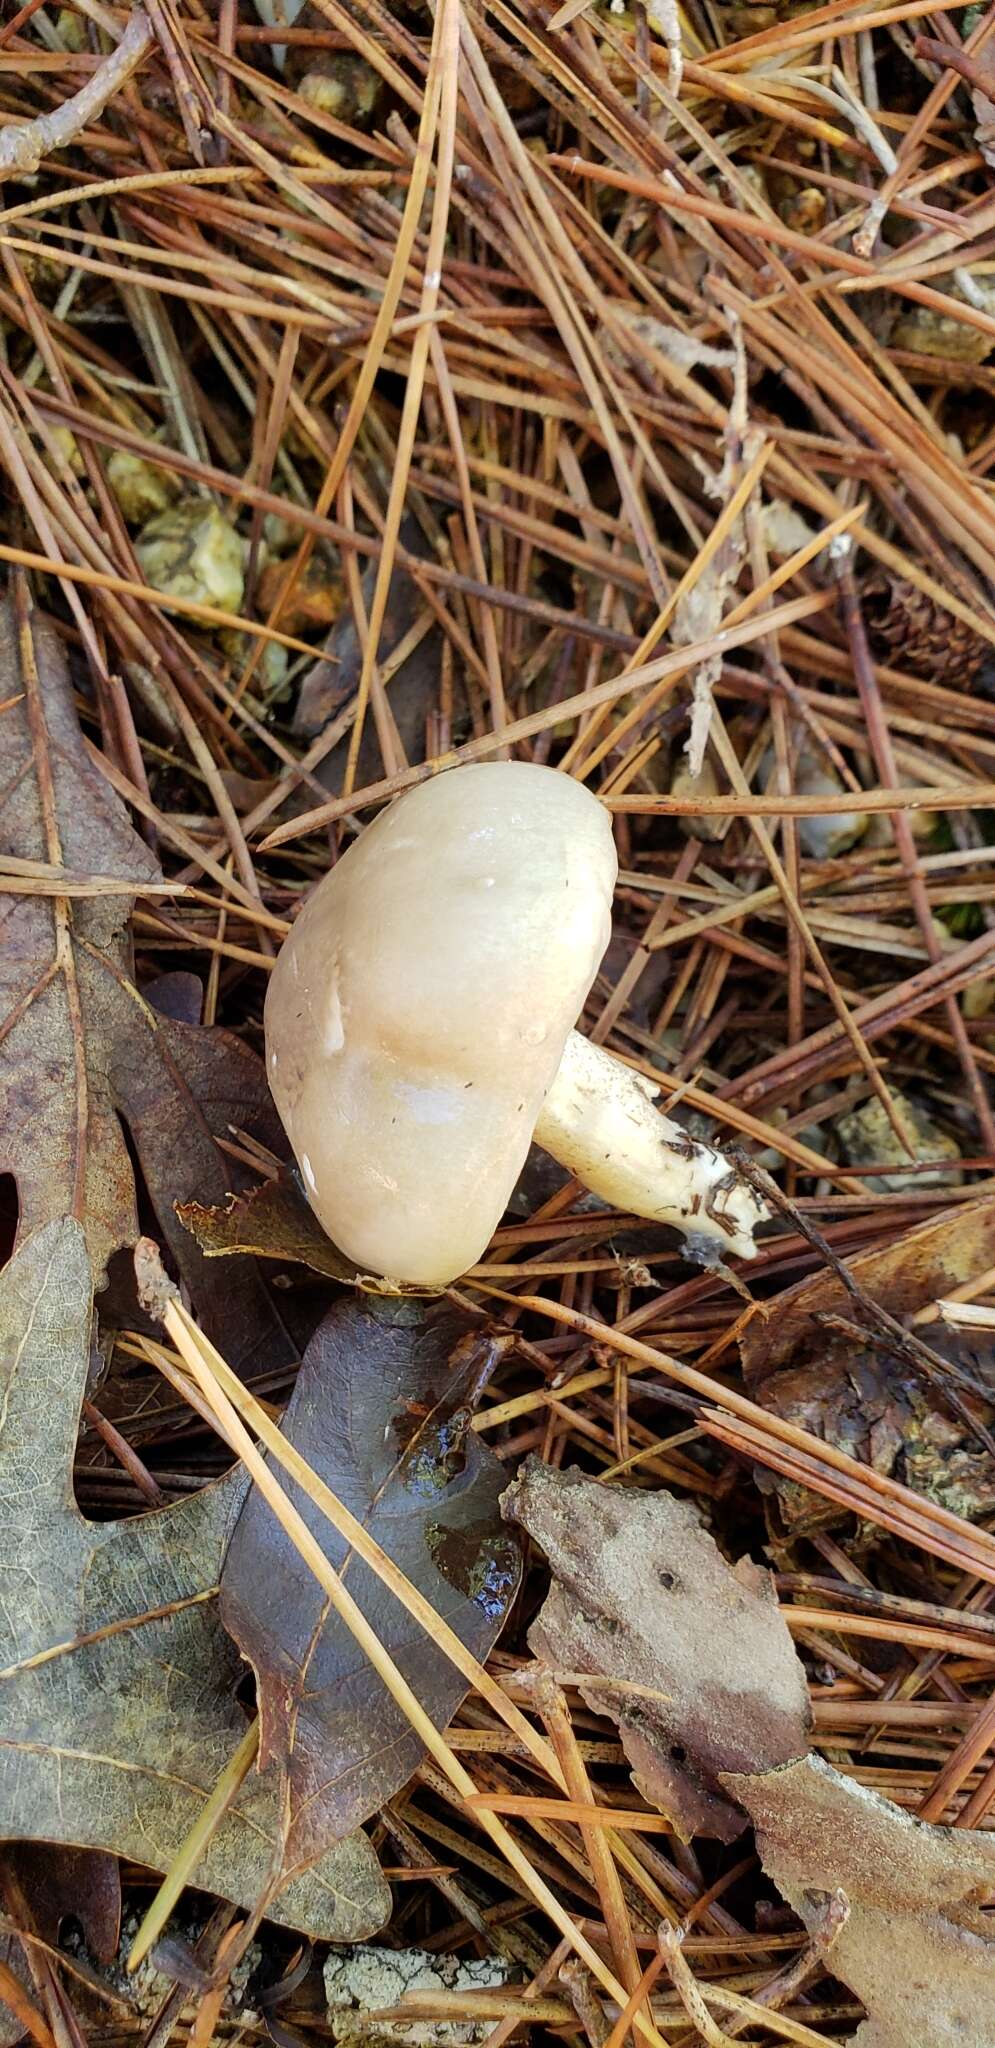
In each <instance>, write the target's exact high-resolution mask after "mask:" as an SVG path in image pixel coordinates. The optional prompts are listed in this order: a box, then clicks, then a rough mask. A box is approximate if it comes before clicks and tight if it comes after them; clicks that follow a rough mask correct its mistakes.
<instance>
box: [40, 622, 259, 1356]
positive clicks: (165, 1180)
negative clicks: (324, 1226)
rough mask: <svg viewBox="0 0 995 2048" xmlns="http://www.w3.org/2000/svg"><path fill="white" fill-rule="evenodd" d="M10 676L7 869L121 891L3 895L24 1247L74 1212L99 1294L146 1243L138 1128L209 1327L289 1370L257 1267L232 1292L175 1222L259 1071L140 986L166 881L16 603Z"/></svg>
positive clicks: (160, 1203)
mask: <svg viewBox="0 0 995 2048" xmlns="http://www.w3.org/2000/svg"><path fill="white" fill-rule="evenodd" d="M0 675H2V677H3V679H4V680H3V692H4V693H5V694H9V695H11V697H12V700H13V701H12V702H11V703H10V704H9V705H8V706H7V708H6V710H5V712H4V716H3V718H2V719H0V856H3V855H7V856H13V857H14V860H15V861H20V862H23V861H25V860H28V861H31V862H39V861H40V862H46V863H50V864H52V865H53V866H55V867H56V868H57V869H58V870H61V871H63V872H64V873H66V874H68V875H69V876H71V877H74V878H80V877H82V878H86V877H88V876H91V875H98V876H101V877H104V878H107V879H108V880H110V881H112V882H119V883H120V885H121V886H120V892H119V893H114V894H106V895H105V894H102V895H98V896H68V897H59V896H57V895H55V894H54V893H53V894H52V895H28V894H20V893H17V892H16V890H15V889H14V888H13V886H12V887H11V888H10V889H9V890H8V891H6V892H5V890H4V887H3V882H4V877H3V874H2V872H0V1170H3V1171H6V1172H9V1173H11V1174H13V1176H14V1178H15V1180H16V1182H17V1193H18V1201H19V1208H20V1231H21V1236H22V1237H23V1236H26V1235H27V1233H28V1232H30V1231H32V1230H36V1229H38V1228H39V1227H40V1226H41V1225H43V1224H45V1223H49V1222H51V1221H53V1220H54V1219H55V1218H56V1217H59V1216H62V1215H63V1214H64V1213H65V1212H66V1211H69V1212H70V1213H71V1214H72V1215H74V1216H76V1217H77V1218H78V1219H79V1221H80V1222H81V1223H82V1225H83V1227H84V1229H85V1232H86V1239H87V1244H88V1246H89V1250H90V1256H91V1259H92V1262H93V1270H94V1274H95V1276H96V1279H97V1284H98V1286H99V1285H100V1280H101V1276H102V1274H103V1272H104V1269H105V1267H106V1263H107V1260H108V1258H109V1257H110V1256H111V1254H112V1253H113V1252H115V1251H117V1250H118V1249H119V1248H120V1247H122V1246H124V1245H130V1244H133V1243H134V1241H135V1238H136V1237H137V1235H138V1218H137V1210H136V1199H135V1186H134V1176H133V1173H132V1167H131V1161H130V1158H129V1156H128V1148H127V1145H126V1142H125V1136H124V1130H123V1128H122V1126H123V1124H127V1126H128V1128H129V1130H130V1133H131V1137H132V1140H133V1142H134V1146H135V1150H136V1152H137V1154H138V1157H139V1160H140V1162H141V1166H142V1171H143V1174H144V1177H145V1180H146V1183H147V1186H148V1189H149V1193H150V1195H151V1197H152V1200H153V1202H154V1203H155V1206H156V1212H157V1214H158V1217H159V1220H160V1224H161V1228H162V1232H163V1236H164V1237H165V1238H166V1239H167V1241H168V1243H169V1246H170V1250H171V1251H172V1253H173V1255H174V1257H175V1258H176V1259H177V1261H178V1263H179V1266H180V1270H181V1272H182V1274H183V1278H184V1280H185V1281H186V1284H187V1286H188V1287H189V1289H190V1292H191V1295H192V1297H193V1299H194V1301H195V1302H196V1305H197V1311H198V1314H199V1316H200V1317H201V1320H202V1322H203V1323H204V1326H205V1328H206V1329H207V1330H208V1331H209V1333H210V1334H211V1335H214V1336H218V1337H219V1338H221V1340H222V1341H223V1343H224V1346H225V1351H226V1355H227V1356H228V1357H229V1358H231V1359H233V1361H234V1362H235V1363H236V1364H240V1365H241V1364H244V1363H245V1362H246V1360H247V1359H249V1358H251V1357H252V1356H253V1355H254V1354H255V1353H256V1352H257V1351H259V1350H264V1351H265V1356H266V1359H267V1363H268V1364H269V1365H270V1366H272V1365H274V1364H278V1363H282V1362H285V1361H287V1360H289V1359H290V1358H292V1357H293V1356H294V1355H295V1354H294V1347H293V1345H292V1344H291V1343H290V1341H289V1338H288V1337H287V1334H286V1332H285V1331H284V1330H283V1328H282V1326H281V1324H280V1321H279V1319H278V1317H277V1316H276V1314H275V1312H274V1309H273V1306H272V1303H271V1302H270V1300H269V1297H268V1296H267V1294H266V1292H265V1289H264V1288H263V1286H262V1283H261V1281H260V1279H259V1277H258V1275H257V1274H256V1273H254V1272H253V1271H252V1270H251V1269H250V1268H247V1269H246V1270H245V1272H244V1273H243V1274H242V1275H241V1276H240V1280H239V1286H238V1288H237V1289H232V1288H231V1287H230V1286H228V1284H227V1282H226V1280H225V1279H224V1278H223V1276H222V1272H221V1271H219V1269H218V1268H217V1267H211V1266H210V1265H208V1264H207V1263H206V1262H205V1260H204V1259H203V1257H202V1256H201V1254H200V1252H199V1251H198V1250H197V1247H196V1245H195V1244H194V1243H193V1241H192V1240H191V1238H190V1237H189V1235H188V1233H187V1232H186V1231H184V1230H183V1229H182V1228H181V1227H180V1225H179V1223H178V1222H177V1220H176V1217H175V1215H174V1213H173V1203H174V1201H176V1200H181V1199H183V1197H185V1196H192V1195H197V1196H199V1197H200V1199H201V1200H202V1201H223V1199H224V1197H225V1195H226V1193H227V1192H228V1189H229V1188H230V1186H231V1185H232V1168H231V1165H230V1163H226V1161H225V1158H224V1156H223V1154H222V1153H221V1152H220V1151H219V1150H218V1147H217V1145H216V1144H215V1142H214V1135H213V1134H214V1133H215V1132H217V1131H218V1130H219V1129H223V1127H224V1123H225V1122H226V1121H228V1122H237V1123H239V1124H240V1125H243V1126H245V1125H247V1124H250V1123H251V1122H252V1119H253V1116H254V1115H256V1114H261V1113H262V1112H263V1107H264V1105H268V1103H269V1098H268V1091H267V1088H266V1081H265V1075H264V1074H263V1070H262V1066H261V1063H260V1062H259V1061H258V1060H255V1059H254V1057H253V1055H252V1054H251V1052H249V1051H248V1050H247V1049H246V1048H245V1047H244V1046H242V1045H240V1044H239V1042H238V1040H237V1039H236V1038H235V1037H234V1036H233V1034H231V1033H229V1032H224V1031H217V1032H213V1031H210V1032H209V1031H199V1030H196V1029H194V1028H193V1027H191V1026H189V1025H185V1024H182V1023H179V1022H176V1021H174V1020H173V1019H171V1018H167V1017H160V1016H159V1015H158V1013H157V1012H156V1010H155V1009H154V1008H153V1007H152V1005H151V1004H150V1003H149V1002H147V1001H146V1000H145V999H144V998H143V997H142V996H141V995H140V994H139V993H138V990H137V989H136V988H135V986H134V983H133V982H132V980H131V978H130V973H131V959H130V948H129V941H128V919H129V916H130V912H131V906H132V901H133V898H134V897H135V895H136V894H139V893H140V892H141V890H142V888H143V886H147V885H148V884H150V883H156V882H159V881H161V875H160V873H159V869H158V866H157V864H156V862H155V860H154V858H153V856H152V854H151V853H150V852H149V849H148V847H147V846H145V845H144V844H143V842H142V841H141V840H140V839H139V838H138V836H137V834H136V833H135V832H134V831H133V830H132V827H131V823H130V821H129V819H128V815H127V812H126V811H125V809H124V806H123V805H122V804H121V803H120V802H119V801H118V799H117V797H116V796H115V795H114V794H113V792H112V791H111V789H110V787H109V785H108V784H107V782H106V781H105V780H104V777H103V776H102V775H101V774H100V772H99V770H98V769H97V768H96V767H95V766H94V763H93V761H92V759H91V757H90V755H89V753H88V752H87V750H86V747H85V745H84V742H83V736H82V733H81V731H80V728H79V723H78V720H77V717H76V711H75V707H74V704H73V693H72V686H71V682H70V678H69V672H68V668H67V666H66V658H65V654H64V652H63V649H62V645H61V642H60V641H59V640H58V638H57V637H56V634H55V633H54V631H53V630H52V628H51V627H49V626H48V625H47V624H45V622H44V621H42V620H39V619H38V618H37V617H35V618H33V619H32V621H31V624H30V628H29V629H25V631H24V632H23V634H19V632H18V625H17V620H16V617H15V613H14V608H13V606H12V605H11V604H10V603H9V602H8V603H5V604H3V605H0ZM18 693H20V694H18ZM15 879H16V877H14V876H12V877H11V878H10V880H11V883H13V882H14V880H15ZM270 1114H272V1110H271V1108H270Z"/></svg>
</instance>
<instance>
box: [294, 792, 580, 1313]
mask: <svg viewBox="0 0 995 2048" xmlns="http://www.w3.org/2000/svg"><path fill="white" fill-rule="evenodd" d="M617 872H618V868H617V862H616V858H615V848H614V844H613V842H612V834H611V824H610V821H609V818H608V815H607V813H606V811H605V810H604V809H603V807H602V805H601V804H600V803H599V802H598V800H597V798H596V797H594V796H592V794H591V792H590V790H588V789H585V788H584V787H583V785H582V784H581V783H579V782H574V781H572V780H571V778H570V777H569V776H567V775H561V774H560V773H559V772H558V771H557V770H556V769H553V768H540V767H537V766H534V765H533V764H531V763H529V762H523V761H494V762H482V763H479V764H474V765H472V766H468V767H464V768H454V769H452V770H450V771H449V773H447V774H444V775H439V776H437V777H435V778H434V779H433V780H432V781H430V782H423V783H421V784H419V786H418V787H417V788H415V789H412V790H409V791H408V793H407V794H406V795H405V796H403V797H401V798H400V800H399V801H398V802H397V803H395V804H393V805H392V806H391V808H390V809H389V810H387V811H385V812H383V813H382V814H381V816H380V817H379V818H378V819H377V820H376V822H375V823H374V824H372V825H370V826H368V827H367V829H366V831H365V832H364V833H363V834H362V837H361V838H360V839H358V840H357V841H356V842H355V844H354V845H353V846H351V847H350V848H349V850H348V852H347V853H345V854H344V855H343V857H342V859H341V860H340V861H339V862H338V864H337V865H336V866H335V867H334V868H333V869H332V870H331V872H330V873H329V874H327V875H326V876H325V877H324V879H323V880H322V881H321V882H320V883H319V884H318V887H317V888H316V889H315V891H314V893H313V895H312V896H311V897H310V899H309V901H308V902H307V904H306V905H305V907H304V909H303V910H302V912H301V914H300V916H299V918H298V919H297V922H296V924H295V925H294V928H293V931H292V932H291V933H290V935H289V937H288V938H287V939H286V941H285V943H284V945H283V948H282V950H281V952H280V956H279V959H278V960H277V963H276V967H275V968H274V970H273V974H272V976H271V979H270V985H269V991H268V994H267V998H266V1065H267V1074H268V1078H269V1083H270V1087H271V1089H272V1091H273V1096H274V1099H275V1102H276V1106H277V1108H278V1110H279V1112H280V1116H281V1117H282V1119H283V1123H284V1127H285V1129H286V1132H287V1135H288V1137H289V1139H290V1142H291V1144H292V1146H293V1148H294V1152H295V1154H296V1156H297V1159H298V1162H299V1164H300V1168H301V1172H302V1173H303V1176H304V1180H305V1183H306V1186H307V1190H308V1196H309V1199H310V1201H311V1205H312V1207H313V1208H314V1210H315V1212H316V1214H317V1215H318V1217H319V1218H320V1220H321V1222H322V1223H323V1224H324V1227H325V1229H326V1230H327V1231H328V1234H329V1236H330V1237H331V1238H332V1239H333V1240H334V1242H335V1243H336V1244H337V1245H338V1246H339V1249H340V1250H341V1251H343V1252H345V1253H346V1254H347V1255H348V1256H349V1257H350V1258H352V1259H354V1260H355V1262H356V1264H357V1266H359V1267H360V1268H361V1269H362V1270H364V1271H370V1272H376V1273H385V1274H389V1275H390V1276H391V1277H392V1278H394V1279H397V1280H406V1281H412V1282H418V1283H421V1284H422V1285H425V1286H440V1287H441V1286H445V1285H447V1284H448V1282H449V1281H450V1280H453V1279H455V1278H456V1276H457V1274H459V1273H462V1272H465V1270H466V1268H467V1267H468V1266H471V1265H473V1263H474V1262H475V1260H477V1259H478V1258H479V1257H480V1254H481V1252H482V1251H483V1250H484V1247H485V1246H486V1244H487V1243H488V1240H489V1239H490V1237H491V1235H492V1232H493V1230H494V1228H495V1225H496V1224H497V1223H498V1222H499V1220H500V1218H501V1215H502V1214H503V1211H504V1209H505V1207H506V1206H507V1202H508V1198H509V1196H510V1194H511V1191H512V1189H513V1187H514V1185H515V1182H516V1181H517V1179H518V1176H519V1174H520V1172H521V1170H522V1167H523V1165H524V1163H525V1156H526V1153H527V1152H528V1149H529V1144H530V1142H531V1139H532V1133H533V1130H534V1127H535V1123H536V1119H537V1117H538V1114H539V1110H540V1107H541V1105H542V1100H543V1097H544V1095H545V1093H546V1090H547V1088H548V1087H549V1084H550V1082H551V1081H552V1079H553V1076H554V1074H555V1073H556V1070H557V1067H558V1066H559V1063H560V1057H561V1054H562V1052H563V1047H564V1044H565V1042H566V1038H567V1034H568V1032H569V1031H570V1030H571V1029H572V1027H573V1025H574V1023H575V1022H576V1020H577V1017H578V1015H579V1014H580V1011H581V1008H582V1006H583V1003H584V998H585V996H586V995H587V992H588V990H589V988H590V986H591V983H592V981H593V980H594V976H595V974H596V972H597V969H598V964H599V962H600V960H601V956H602V954H603V953H604V950H605V947H606V945H607V944H608V938H609V934H610V931H611V901H612V892H613V889H614V886H615V878H616V874H617Z"/></svg>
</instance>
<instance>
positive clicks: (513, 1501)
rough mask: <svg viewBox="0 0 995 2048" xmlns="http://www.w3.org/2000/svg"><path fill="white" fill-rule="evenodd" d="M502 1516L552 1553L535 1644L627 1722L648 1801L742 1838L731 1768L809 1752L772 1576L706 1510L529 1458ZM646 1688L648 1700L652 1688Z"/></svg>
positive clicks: (694, 1823)
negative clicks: (594, 1680) (733, 1554)
mask: <svg viewBox="0 0 995 2048" xmlns="http://www.w3.org/2000/svg"><path fill="white" fill-rule="evenodd" d="M501 1506H502V1511H503V1513H504V1514H505V1515H506V1516H507V1517H508V1519H509V1520H510V1521H514V1522H518V1523H520V1524H521V1526H522V1528H523V1529H525V1530H527V1532H528V1534H529V1535H530V1536H532V1537H534V1538H535V1541H536V1542H537V1543H538V1544H539V1545H540V1546H541V1547H542V1549H543V1550H544V1551H545V1553H546V1556H547V1557H548V1559H549V1563H550V1567H551V1569H552V1572H553V1586H552V1590H551V1592H550V1594H549V1597H548V1599H547V1601H546V1604H545V1606H544V1607H543V1609H542V1612H541V1614H540V1615H539V1618H538V1620H537V1621H536V1622H534V1623H533V1625H532V1628H531V1629H530V1631H529V1643H530V1646H531V1648H532V1649H533V1650H534V1652H535V1654H536V1656H537V1657H540V1658H542V1659H543V1661H544V1662H545V1663H547V1664H550V1665H552V1666H553V1667H554V1669H556V1670H559V1671H571V1672H584V1673H590V1674H591V1675H597V1676H598V1677H604V1678H607V1679H609V1680H611V1679H616V1680H620V1681H622V1682H623V1686H629V1687H633V1688H635V1690H634V1691H633V1692H626V1691H625V1690H624V1689H622V1687H620V1689H619V1690H617V1691H613V1690H612V1688H611V1685H607V1686H602V1685H592V1686H589V1687H585V1686H583V1685H582V1686H581V1692H582V1694H583V1697H584V1698H585V1699H586V1700H587V1703H588V1705H589V1706H590V1707H592V1708H593V1709H594V1711H595V1712H596V1713H599V1714H610V1715H611V1717H612V1719H613V1720H614V1721H617V1723H618V1728H619V1733H620V1735H621V1737H622V1743H623V1746H624V1749H625V1753H626V1756H627V1757H628V1759H629V1762H630V1764H631V1766H632V1774H633V1777H634V1779H635V1781H636V1784H637V1785H638V1787H639V1789H640V1791H641V1792H642V1793H643V1795H644V1797H645V1798H647V1799H649V1800H652V1802H653V1804H654V1805H656V1806H659V1807H661V1808H662V1809H663V1810H664V1812H666V1813H667V1814H668V1815H669V1816H671V1817H672V1819H673V1821H674V1825H675V1827H676V1828H677V1829H678V1830H679V1832H680V1833H681V1834H682V1835H684V1836H685V1837H689V1836H690V1835H692V1834H707V1835H718V1836H720V1837H721V1838H722V1840H724V1841H732V1840H733V1839H734V1838H735V1837H736V1835H738V1834H740V1833H741V1832H742V1830H743V1828H744V1827H745V1825H746V1823H745V1820H744V1818H743V1815H742V1814H741V1813H740V1812H738V1811H737V1810H736V1808H735V1807H734V1806H733V1805H731V1804H730V1802H729V1800H728V1799H726V1798H725V1797H724V1796H723V1794H722V1791H721V1789H720V1777H721V1773H723V1772H725V1771H728V1770H730V1769H731V1770H757V1769H761V1770H764V1769H768V1768H770V1767H771V1766H772V1765H774V1764H778V1763H784V1762H786V1761H787V1760H788V1759H789V1758H791V1757H797V1756H800V1755H804V1753H805V1751H806V1750H807V1748H808V1730H809V1725H810V1717H809V1703H808V1691H807V1687H806V1684H805V1674H804V1672H803V1670H802V1667H801V1665H800V1663H799V1662H798V1659H797V1657H796V1656H795V1653H794V1649H793V1647H792V1644H791V1641H790V1639H789V1636H788V1632H787V1629H786V1628H785V1625H784V1623H783V1621H782V1620H781V1617H780V1614H779V1611H778V1606H777V1600H776V1598H775V1595H774V1590H773V1585H772V1582H771V1578H770V1575H769V1573H768V1572H766V1571H762V1570H761V1569H760V1568H759V1567H758V1566H756V1565H754V1564H752V1563H751V1561H750V1560H749V1558H741V1559H740V1561H739V1563H738V1564H737V1565H735V1566H733V1565H729V1564H727V1563H726V1560H725V1559H724V1557H723V1556H722V1554H721V1552H720V1551H719V1549H718V1547H717V1545H716V1544H715V1542H714V1540H713V1538H712V1537H711V1536H710V1535H709V1533H708V1531H707V1529H705V1528H704V1527H703V1525H702V1523H701V1520H700V1518H699V1515H698V1512H697V1510H696V1509H695V1508H694V1507H692V1506H691V1505H690V1503H688V1502H686V1501H679V1500H675V1499H674V1498H673V1496H672V1495H671V1494H668V1493H644V1492H641V1491H639V1492H637V1491H634V1490H627V1489H625V1488H623V1487H618V1486H606V1485H603V1484H602V1483H601V1482H600V1481H597V1480H594V1479H589V1478H588V1477H587V1476H586V1475H585V1474H584V1473H581V1472H577V1471H567V1472H560V1471H555V1470H554V1469H553V1468H552V1467H550V1466H548V1465H543V1464H542V1463H541V1462H540V1460H539V1459H538V1458H528V1459H527V1460H526V1462H525V1464H524V1465H523V1467H522V1470H521V1472H520V1473H519V1475H518V1477H517V1479H516V1480H515V1481H514V1483H513V1484H512V1485H511V1486H510V1487H509V1488H508V1491H507V1492H506V1493H505V1494H504V1495H503V1497H502V1502H501ZM642 1687H645V1688H646V1692H645V1693H641V1692H640V1691H639V1688H642Z"/></svg>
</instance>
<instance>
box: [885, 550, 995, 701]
mask: <svg viewBox="0 0 995 2048" xmlns="http://www.w3.org/2000/svg"><path fill="white" fill-rule="evenodd" d="M861 599H862V603H863V610H864V620H865V623H866V626H867V632H868V636H869V638H870V642H871V646H872V648H873V650H874V653H875V654H876V656H877V658H878V660H879V661H883V662H884V663H885V664H886V666H888V667H890V668H903V669H905V670H906V671H907V673H908V674H909V675H912V676H924V677H925V678H926V680H927V681H928V682H930V683H943V684H945V685H946V687H947V688H948V689H952V690H969V689H970V687H971V684H972V683H973V681H974V679H975V677H976V675H977V674H978V671H979V669H980V667H981V665H982V662H984V661H986V660H987V659H988V657H989V655H990V654H991V651H992V650H991V648H990V647H989V645H988V642H987V641H986V640H982V638H981V635H980V633H974V632H972V630H971V627H970V626H968V625H965V623H964V621H963V620H962V619H958V618H955V617H954V615H953V613H952V612H948V611H945V610H943V608H942V607H941V606H940V605H938V604H934V602H933V599H932V598H931V597H927V596H926V594H925V592H924V591H922V590H919V589H917V587H916V585H915V584H914V583H909V582H907V581H906V579H905V577H903V576H892V575H891V574H889V572H888V571H887V570H886V569H882V570H878V571H876V572H875V574H874V575H873V576H869V577H868V578H867V579H866V581H865V583H864V584H863V586H862V589H861Z"/></svg>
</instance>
